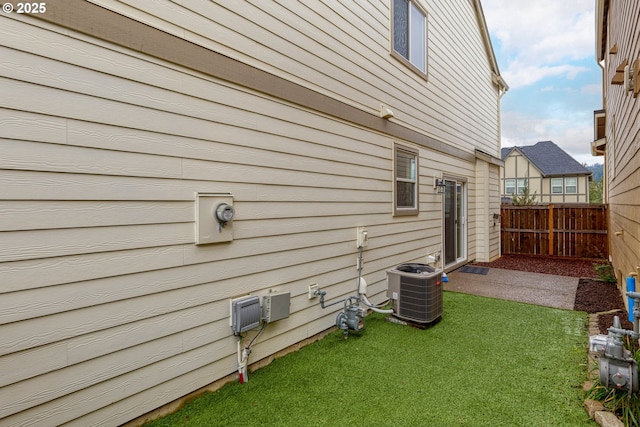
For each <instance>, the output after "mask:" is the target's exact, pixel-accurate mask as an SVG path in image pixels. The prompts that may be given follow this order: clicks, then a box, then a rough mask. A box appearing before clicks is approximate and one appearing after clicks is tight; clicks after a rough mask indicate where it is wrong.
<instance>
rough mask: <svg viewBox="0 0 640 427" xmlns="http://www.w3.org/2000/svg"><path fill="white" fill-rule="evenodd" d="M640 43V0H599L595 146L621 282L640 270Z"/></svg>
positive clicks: (612, 257) (613, 259)
mask: <svg viewBox="0 0 640 427" xmlns="http://www.w3.org/2000/svg"><path fill="white" fill-rule="evenodd" d="M639 45H640V2H637V1H620V0H597V1H596V59H597V61H598V63H599V64H600V65H601V66H602V89H603V93H602V106H603V107H604V108H603V109H602V110H598V111H594V136H595V138H594V142H593V143H592V145H591V148H592V154H594V155H604V179H603V184H604V185H603V189H604V191H603V193H604V194H603V202H604V203H607V204H608V205H609V224H608V229H609V258H610V260H611V263H612V264H613V267H614V270H615V273H616V277H617V278H618V283H619V284H621V286H623V285H622V284H624V282H625V278H626V277H627V276H629V275H630V274H636V273H640V269H639V267H638V266H640V156H639V153H638V151H639V149H640V145H639V144H638V141H640V127H639V126H638V117H640V99H639V96H638V95H639V94H640V53H639V51H638V46H639ZM625 291H626V289H625ZM624 299H625V303H626V297H625V298H624Z"/></svg>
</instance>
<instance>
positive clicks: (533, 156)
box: [500, 141, 591, 176]
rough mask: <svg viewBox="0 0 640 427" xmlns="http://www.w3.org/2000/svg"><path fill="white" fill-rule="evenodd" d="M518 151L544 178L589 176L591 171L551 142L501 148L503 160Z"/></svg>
mask: <svg viewBox="0 0 640 427" xmlns="http://www.w3.org/2000/svg"><path fill="white" fill-rule="evenodd" d="M514 149H518V150H519V151H520V152H521V153H522V154H524V156H525V157H526V158H527V159H529V161H530V162H531V163H533V164H534V165H535V166H536V167H537V168H538V169H539V170H540V172H541V173H542V174H543V175H544V176H553V175H591V171H590V170H589V169H587V168H586V167H584V166H582V165H581V164H580V163H578V161H577V160H576V159H574V158H573V157H571V156H570V155H569V154H567V153H566V152H565V151H564V150H563V149H562V148H560V147H558V146H557V145H556V144H555V143H553V142H552V141H540V142H538V143H536V144H535V145H527V146H522V147H510V148H503V149H502V150H501V153H500V154H501V156H502V160H504V159H505V158H506V157H507V156H508V155H509V153H511V151H512V150H514Z"/></svg>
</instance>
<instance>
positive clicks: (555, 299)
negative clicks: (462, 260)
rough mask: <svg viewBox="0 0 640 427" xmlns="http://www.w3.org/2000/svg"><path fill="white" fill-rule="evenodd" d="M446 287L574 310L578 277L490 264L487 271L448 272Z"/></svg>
mask: <svg viewBox="0 0 640 427" xmlns="http://www.w3.org/2000/svg"><path fill="white" fill-rule="evenodd" d="M447 276H448V277H449V281H448V282H446V283H444V290H445V291H452V292H462V293H466V294H473V295H479V296H484V297H490V298H499V299H505V300H509V301H518V302H524V303H527V304H536V305H543V306H546V307H554V308H564V309H567V310H573V304H574V302H575V299H576V290H577V289H578V281H579V279H578V278H577V277H567V276H555V275H552V274H540V273H528V272H524V271H514V270H503V269H500V268H489V272H488V273H487V274H486V275H482V274H473V273H463V272H460V269H458V270H455V271H452V272H451V273H448V274H447Z"/></svg>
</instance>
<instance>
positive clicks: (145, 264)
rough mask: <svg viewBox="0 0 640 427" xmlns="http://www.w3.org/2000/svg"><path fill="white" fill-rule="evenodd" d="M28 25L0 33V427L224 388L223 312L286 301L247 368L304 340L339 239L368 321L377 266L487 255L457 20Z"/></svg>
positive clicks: (14, 21) (494, 187)
mask: <svg viewBox="0 0 640 427" xmlns="http://www.w3.org/2000/svg"><path fill="white" fill-rule="evenodd" d="M40 5H44V10H43V9H42V8H40V9H39V10H38V12H40V13H31V14H19V13H15V12H14V13H2V14H0V35H1V37H0V55H1V56H2V61H1V63H0V94H1V95H0V111H1V113H0V114H1V115H0V121H1V126H0V138H1V139H0V144H1V145H2V149H1V151H0V152H1V153H2V155H1V156H0V227H1V228H0V235H1V241H2V244H1V245H0V293H1V295H0V304H1V306H0V329H1V331H2V334H1V336H2V339H1V340H0V387H1V388H0V402H2V405H0V425H59V424H65V423H69V425H79V426H89V425H90V426H98V425H119V424H121V423H125V422H129V421H130V420H133V419H136V418H137V417H140V416H142V415H143V414H145V413H147V412H149V411H152V410H155V409H156V408H158V407H161V406H162V405H165V404H167V403H170V402H172V401H174V400H175V399H178V398H180V397H181V396H185V395H187V394H189V393H192V392H194V391H196V390H199V389H201V388H202V387H206V386H208V385H209V384H211V383H214V382H217V383H218V384H220V383H222V382H224V381H229V380H234V379H237V378H238V377H237V371H238V360H237V344H238V338H237V337H236V336H234V335H233V333H232V330H231V328H230V299H231V298H235V297H238V296H243V295H247V294H254V295H266V294H268V293H269V292H270V291H276V292H277V291H288V292H290V293H291V304H290V316H289V317H288V318H286V319H284V320H279V321H277V322H274V323H272V324H270V325H269V326H268V327H267V328H266V329H265V330H264V333H263V334H262V335H260V337H259V339H257V340H256V342H255V344H254V347H253V352H252V354H251V356H250V359H249V363H254V362H257V361H259V360H262V359H265V358H268V357H269V356H271V355H273V354H275V353H277V352H279V351H281V350H284V349H287V348H289V347H291V346H294V345H298V343H300V342H303V341H305V340H306V339H313V338H314V337H315V336H317V334H319V333H323V332H324V331H327V330H329V329H330V328H331V327H332V326H333V325H334V324H335V319H336V314H337V312H338V311H340V310H341V309H342V304H338V305H335V306H332V307H331V308H328V309H322V308H321V307H320V304H319V302H318V300H317V299H315V300H314V299H311V300H310V299H309V298H308V294H309V287H310V285H311V284H313V283H317V284H318V285H319V286H320V288H321V289H322V290H324V291H326V292H327V301H329V302H330V301H334V300H339V299H341V298H345V297H347V296H350V295H353V294H354V293H355V291H356V279H357V270H356V259H357V254H358V250H357V249H356V235H357V233H356V230H357V227H366V229H367V231H368V245H367V246H366V248H365V249H364V267H363V276H364V278H365V279H366V280H367V282H368V283H369V292H368V294H369V297H370V299H371V300H372V301H374V302H380V301H383V300H385V299H386V270H387V269H389V268H392V267H394V266H396V265H398V264H400V263H403V262H426V261H427V260H428V259H433V258H436V256H435V255H438V254H441V255H442V258H443V260H444V264H445V268H447V269H451V268H454V267H456V266H459V265H462V264H464V263H466V262H468V261H471V260H480V261H490V260H492V259H494V258H496V257H498V256H499V238H500V228H499V225H495V224H494V222H493V220H492V218H493V214H496V213H499V211H500V194H499V187H500V184H499V168H500V166H501V165H502V162H501V160H500V158H499V155H500V153H499V140H500V135H499V123H500V121H499V105H500V98H501V96H502V94H503V93H504V92H505V91H506V90H507V86H506V84H505V83H504V81H503V80H502V78H501V77H500V75H499V70H498V67H497V64H496V60H495V57H494V54H493V50H492V48H491V43H490V40H489V36H488V32H487V29H486V26H485V21H484V17H483V14H482V9H481V5H480V3H479V1H477V0H474V1H470V0H449V1H446V2H445V1H433V0H410V1H406V0H378V1H359V2H355V1H345V2H339V1H325V2H322V1H319V0H311V1H306V2H294V1H286V2H276V1H236V0H233V1H225V2H215V1H197V0H181V1H179V2H174V1H169V0H155V1H148V2H139V1H130V0H122V1H117V0H95V1H92V2H88V1H80V0H65V1H52V2H48V3H40ZM5 12H6V9H5ZM32 12H35V11H34V10H32ZM436 180H438V182H439V181H440V180H442V183H443V186H442V188H443V189H444V195H443V194H440V193H439V192H438V191H437V189H436V186H435V184H436ZM439 188H440V187H439ZM439 188H438V189H439ZM222 203H226V204H227V205H229V206H232V207H233V209H234V211H235V216H234V217H233V218H232V219H231V220H230V221H227V222H226V223H224V219H221V220H220V221H221V222H220V223H218V222H217V220H216V216H217V215H219V216H220V218H226V219H230V217H231V215H232V213H233V212H232V211H231V210H230V209H222V208H224V207H225V206H224V205H222ZM214 210H215V211H216V213H215V214H214ZM223 225H224V226H223ZM429 255H431V258H428V256H429ZM445 316H446V307H445ZM248 334H249V337H248V338H251V337H252V336H253V332H249V333H248ZM319 363H320V364H321V363H322V362H321V361H319Z"/></svg>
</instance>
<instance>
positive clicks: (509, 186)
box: [504, 179, 516, 194]
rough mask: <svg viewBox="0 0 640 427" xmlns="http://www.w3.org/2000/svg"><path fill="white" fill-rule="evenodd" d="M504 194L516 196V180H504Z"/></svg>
mask: <svg viewBox="0 0 640 427" xmlns="http://www.w3.org/2000/svg"><path fill="white" fill-rule="evenodd" d="M504 194H516V180H515V179H505V180H504Z"/></svg>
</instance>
